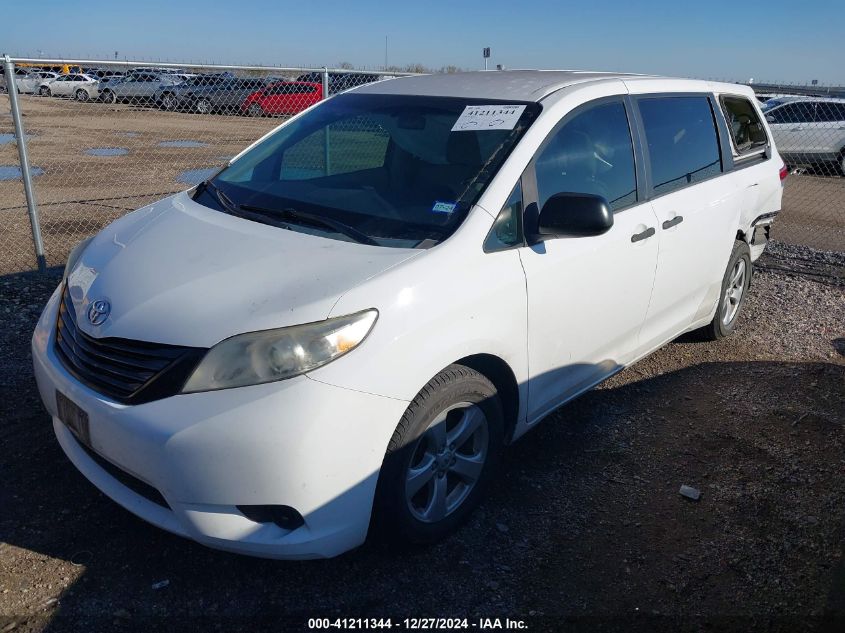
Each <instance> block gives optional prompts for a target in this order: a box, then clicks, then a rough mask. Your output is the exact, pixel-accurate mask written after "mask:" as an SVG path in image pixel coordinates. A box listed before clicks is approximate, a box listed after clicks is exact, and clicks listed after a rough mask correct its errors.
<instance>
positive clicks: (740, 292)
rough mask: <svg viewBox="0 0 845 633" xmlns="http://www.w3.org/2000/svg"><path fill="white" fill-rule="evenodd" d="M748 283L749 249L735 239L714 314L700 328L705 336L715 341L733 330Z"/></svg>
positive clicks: (749, 281)
mask: <svg viewBox="0 0 845 633" xmlns="http://www.w3.org/2000/svg"><path fill="white" fill-rule="evenodd" d="M750 284H751V250H750V249H749V248H748V244H746V243H745V242H743V241H740V240H737V241H736V242H735V243H734V248H733V251H731V258H730V260H729V261H728V267H727V269H726V270H725V276H724V277H723V278H722V290H721V293H720V295H719V297H720V298H719V305H718V307H717V308H716V314H715V316H714V317H713V320H712V321H711V322H710V324H709V325H707V326H705V327H703V328H702V329H701V333H702V334H703V335H704V337H705V338H707V339H708V340H711V341H716V340H718V339H721V338H725V337H726V336H728V335H730V334H731V333H732V332H733V331H734V329H735V328H736V323H737V320H738V317H739V313H740V312H741V311H742V306H743V304H744V302H745V297H746V295H747V294H748V286H749V285H750Z"/></svg>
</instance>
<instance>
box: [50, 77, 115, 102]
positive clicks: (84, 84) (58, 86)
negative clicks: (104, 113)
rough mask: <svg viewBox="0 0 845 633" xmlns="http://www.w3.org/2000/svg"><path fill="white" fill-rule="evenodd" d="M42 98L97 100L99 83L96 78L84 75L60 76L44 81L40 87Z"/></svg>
mask: <svg viewBox="0 0 845 633" xmlns="http://www.w3.org/2000/svg"><path fill="white" fill-rule="evenodd" d="M38 94H40V95H41V96H42V97H71V98H73V99H76V100H77V101H88V100H89V99H96V98H97V96H98V95H99V94H100V89H99V81H98V80H97V78H96V77H91V76H90V75H83V74H78V73H77V74H70V75H59V76H58V77H56V78H55V79H50V80H47V81H43V82H42V83H41V84H40V85H39V86H38Z"/></svg>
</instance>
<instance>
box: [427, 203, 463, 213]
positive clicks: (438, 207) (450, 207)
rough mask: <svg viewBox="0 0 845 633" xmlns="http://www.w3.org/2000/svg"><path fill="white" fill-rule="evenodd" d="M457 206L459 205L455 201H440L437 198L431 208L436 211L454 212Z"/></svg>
mask: <svg viewBox="0 0 845 633" xmlns="http://www.w3.org/2000/svg"><path fill="white" fill-rule="evenodd" d="M456 206H458V205H456V204H455V203H454V202H440V200H437V201H435V203H434V206H433V207H431V210H432V211H434V212H435V213H452V211H454V210H455V207H456Z"/></svg>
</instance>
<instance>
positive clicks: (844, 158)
mask: <svg viewBox="0 0 845 633" xmlns="http://www.w3.org/2000/svg"><path fill="white" fill-rule="evenodd" d="M839 173H840V174H842V175H843V176H845V149H843V150H842V151H841V152H839Z"/></svg>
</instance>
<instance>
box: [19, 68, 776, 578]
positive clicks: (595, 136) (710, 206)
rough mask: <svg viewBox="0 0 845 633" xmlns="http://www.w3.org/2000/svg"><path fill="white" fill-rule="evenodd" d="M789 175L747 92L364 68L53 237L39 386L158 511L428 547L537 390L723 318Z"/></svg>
mask: <svg viewBox="0 0 845 633" xmlns="http://www.w3.org/2000/svg"><path fill="white" fill-rule="evenodd" d="M299 85H303V84H299ZM304 85H314V84H311V83H306V84H304ZM311 94H313V93H311ZM265 98H266V97H265ZM256 103H258V102H256ZM167 176H168V175H167V174H166V173H163V174H162V175H161V177H162V178H163V179H164V178H167ZM785 177H786V170H785V169H784V168H783V163H782V161H781V159H780V157H779V156H778V153H777V149H776V147H775V145H774V144H773V143H772V141H771V136H770V135H769V132H768V129H767V126H766V122H765V120H764V119H763V115H762V114H761V112H760V110H759V108H758V106H757V104H756V100H755V99H754V94H753V92H752V91H751V89H750V88H748V87H746V86H741V85H736V84H728V83H715V82H709V81H693V80H683V79H668V78H663V77H648V76H637V75H615V74H612V73H588V72H577V73H576V72H566V71H544V72H534V71H501V72H486V73H485V72H475V73H460V74H458V73H456V74H438V75H428V76H416V77H408V78H404V79H397V80H395V81H384V82H378V83H373V84H369V85H367V86H363V87H359V88H356V89H354V90H350V91H348V92H346V93H344V94H342V95H338V96H337V97H336V98H333V99H328V100H326V101H324V102H322V103H321V104H319V105H317V106H315V107H314V108H313V109H311V110H309V111H308V112H306V113H304V114H303V115H302V116H301V117H299V118H297V119H295V120H292V121H289V122H288V123H286V124H284V125H282V126H279V127H278V128H277V129H276V130H274V131H273V132H271V133H270V134H268V135H266V136H264V137H263V138H261V139H260V140H259V141H257V142H256V143H254V144H253V145H252V146H250V147H249V148H247V149H246V150H244V151H243V152H241V153H240V154H239V155H238V156H237V157H236V158H235V159H234V160H232V161H230V163H229V164H228V165H227V166H226V167H225V168H224V169H222V170H220V171H219V172H217V173H216V174H215V175H214V176H212V177H210V178H208V179H207V180H206V181H204V182H202V183H200V184H199V185H198V186H196V187H194V188H192V189H190V190H188V191H183V192H181V193H178V194H175V195H173V196H171V197H169V198H166V199H163V200H160V201H158V202H154V203H152V204H151V205H149V206H148V207H146V209H145V210H143V211H140V212H136V213H129V214H127V215H124V216H123V217H121V218H120V219H118V220H116V221H115V222H114V223H112V224H111V225H109V226H108V227H106V228H104V229H103V230H102V231H101V232H100V233H99V234H97V235H95V236H93V237H90V238H88V239H87V240H85V241H84V242H82V243H81V244H79V245H78V246H77V247H75V248H74V249H73V251H72V252H71V253H70V255H69V257H68V261H67V266H66V269H65V274H64V275H63V278H62V281H61V282H60V284H59V285H58V286H57V288H56V290H55V292H54V293H53V294H52V296H51V297H50V299H49V301H48V302H47V305H46V306H45V308H44V311H43V313H42V315H41V317H40V319H39V321H38V325H37V326H36V328H35V332H34V334H33V337H32V359H33V365H34V374H35V378H36V381H37V384H38V390H39V394H40V397H41V399H42V401H43V403H44V406H45V407H46V409H47V411H48V412H49V414H50V416H51V418H52V426H53V430H54V433H55V435H56V438H57V440H58V442H59V444H60V445H61V448H62V449H63V451H64V452H65V454H66V455H67V456H68V458H69V460H70V461H71V462H72V463H73V464H74V466H75V467H76V468H77V469H79V471H80V472H81V473H82V474H83V475H84V476H85V477H86V478H88V479H89V480H90V481H91V482H92V483H93V484H94V485H95V486H96V487H98V488H99V489H100V490H102V492H103V493H104V494H106V495H107V496H109V497H110V498H112V499H113V500H115V501H116V502H117V503H119V504H121V505H122V506H124V507H125V508H126V509H128V510H129V511H131V512H133V513H135V514H136V515H138V516H140V517H141V518H143V519H145V520H147V521H149V522H151V523H153V524H155V525H158V526H160V527H161V528H163V529H166V530H168V531H170V532H174V533H176V534H180V535H182V536H185V537H187V538H192V539H195V540H197V541H199V542H201V543H204V544H206V545H209V546H211V547H216V548H220V549H224V550H229V551H233V552H241V553H245V554H252V555H258V556H268V557H274V558H293V559H300V558H316V557H328V556H336V555H338V554H340V553H342V552H344V551H346V550H349V549H350V548H353V547H355V546H357V545H360V544H361V543H363V542H364V540H365V538H366V537H367V533H368V530H370V528H371V526H372V527H373V528H374V529H373V531H374V532H378V533H380V534H384V535H388V536H389V537H391V538H393V539H396V540H399V541H404V542H406V543H408V542H410V543H431V542H433V541H436V540H438V539H441V538H443V537H444V536H446V535H447V534H449V533H450V532H452V531H454V530H455V529H457V528H458V527H459V526H460V525H461V523H462V522H464V521H465V520H466V519H468V518H469V516H470V514H471V512H472V510H473V508H474V507H476V506H477V505H478V503H479V502H480V501H481V499H482V498H483V497H484V495H485V491H486V490H487V489H488V488H489V487H490V486H491V484H492V485H495V481H496V475H495V473H496V469H497V467H498V466H499V465H500V464H501V459H500V458H501V454H502V451H503V450H504V449H505V447H506V445H508V444H510V443H512V442H513V441H515V440H517V439H518V438H519V437H520V436H522V435H524V434H525V433H527V432H529V431H530V430H531V429H533V428H536V426H537V425H538V423H539V422H540V421H541V420H542V419H543V418H545V417H546V416H548V415H549V414H550V413H552V412H553V411H554V410H555V409H557V408H558V407H560V406H561V405H563V404H565V403H567V402H569V401H570V400H572V399H574V398H576V397H578V396H579V395H581V394H582V393H584V392H586V391H587V390H589V389H591V388H592V387H594V386H596V385H598V384H599V383H601V382H602V381H604V380H605V379H608V378H610V377H611V376H613V375H615V374H616V373H617V372H619V371H621V370H623V369H624V368H626V367H628V366H630V365H632V364H633V363H635V362H637V361H638V360H639V359H642V358H645V357H646V356H648V355H649V354H651V353H652V352H654V351H655V350H657V349H658V348H660V347H661V346H663V345H666V344H668V343H669V342H671V341H673V340H674V339H676V338H677V337H678V336H680V335H682V334H683V333H685V332H689V331H692V330H697V329H698V330H700V333H701V335H702V336H703V337H706V338H709V339H721V338H724V337H727V336H729V335H730V334H731V333H734V331H735V328H736V326H737V324H738V322H739V320H740V319H739V315H740V314H741V313H742V308H743V305H744V301H745V299H746V297H747V296H748V288H749V283H750V281H751V274H752V266H753V263H754V261H755V260H756V259H757V258H758V257H759V256H760V255H761V254H762V252H763V249H764V248H765V245H766V241H767V238H768V226H769V225H770V224H771V222H772V221H773V218H774V216H775V215H776V214H777V213H778V212H779V211H780V209H781V199H782V195H783V178H785ZM754 316H755V317H756V318H772V319H774V318H777V315H766V314H756V315H754ZM747 326H748V324H746V327H745V328H744V330H743V331H740V332H736V334H737V335H739V336H740V337H744V338H743V339H741V340H740V341H739V344H744V342H745V343H747V342H748V341H749V340H750V339H749V330H750V329H751V328H749V327H747ZM681 395H682V394H672V397H678V398H679V397H681ZM742 395H743V394H738V395H737V397H742ZM564 417H565V416H564ZM41 449H43V447H40V446H34V447H33V450H41ZM511 461H512V463H513V464H514V465H518V463H517V462H518V460H511ZM76 502H77V500H76V499H74V498H68V499H67V501H66V505H67V508H68V510H69V511H72V509H73V507H74V503H76ZM56 510H57V511H58V508H56ZM488 511H489V512H490V513H492V514H495V513H496V509H495V508H490V509H489V510H488ZM57 515H58V514H57ZM597 529H599V527H598V526H597ZM133 546H134V547H136V548H145V547H149V548H150V553H151V554H152V548H155V547H156V543H155V540H154V539H140V540H138V541H137V542H136V543H134V544H133ZM260 571H261V570H258V573H260Z"/></svg>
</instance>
